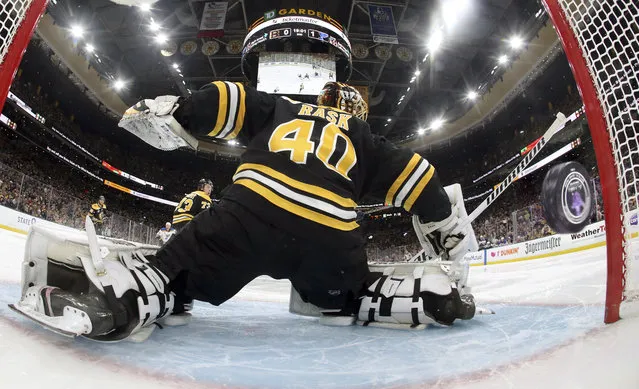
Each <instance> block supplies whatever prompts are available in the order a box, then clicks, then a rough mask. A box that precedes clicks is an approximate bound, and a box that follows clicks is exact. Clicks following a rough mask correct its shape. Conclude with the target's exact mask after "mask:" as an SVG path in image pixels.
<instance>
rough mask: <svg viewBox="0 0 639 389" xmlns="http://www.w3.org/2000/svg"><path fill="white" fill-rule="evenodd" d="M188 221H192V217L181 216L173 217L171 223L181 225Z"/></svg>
mask: <svg viewBox="0 0 639 389" xmlns="http://www.w3.org/2000/svg"><path fill="white" fill-rule="evenodd" d="M189 220H193V215H189V214H182V215H175V216H173V223H181V222H184V221H189Z"/></svg>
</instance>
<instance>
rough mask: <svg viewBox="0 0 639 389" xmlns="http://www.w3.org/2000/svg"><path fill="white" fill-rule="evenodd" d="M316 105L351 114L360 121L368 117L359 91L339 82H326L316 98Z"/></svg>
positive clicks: (366, 108)
mask: <svg viewBox="0 0 639 389" xmlns="http://www.w3.org/2000/svg"><path fill="white" fill-rule="evenodd" d="M317 104H318V105H325V106H327V107H334V108H337V109H341V110H342V111H346V112H348V113H352V114H353V116H355V117H358V118H360V119H362V120H364V121H365V120H366V118H367V117H368V104H366V102H365V101H364V98H362V95H360V94H359V91H358V90H357V89H355V88H353V87H352V86H350V85H347V84H344V83H341V82H327V83H326V84H324V88H323V89H322V91H321V92H320V94H319V96H317Z"/></svg>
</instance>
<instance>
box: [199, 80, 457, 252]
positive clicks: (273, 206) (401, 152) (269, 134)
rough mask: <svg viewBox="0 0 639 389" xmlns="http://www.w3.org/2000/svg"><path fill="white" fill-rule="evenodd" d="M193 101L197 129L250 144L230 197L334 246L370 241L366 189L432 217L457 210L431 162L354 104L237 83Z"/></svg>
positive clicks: (214, 87)
mask: <svg viewBox="0 0 639 389" xmlns="http://www.w3.org/2000/svg"><path fill="white" fill-rule="evenodd" d="M190 106H191V107H190V110H191V112H192V113H191V114H190V116H189V125H188V129H189V131H191V132H192V133H194V134H196V135H199V136H204V137H212V138H218V139H226V140H230V139H236V138H237V139H239V140H240V142H242V144H244V145H246V151H245V152H244V153H243V155H242V161H241V164H240V166H239V167H238V169H237V171H236V173H235V175H234V176H233V184H232V185H231V186H230V187H229V188H228V189H227V190H226V191H225V194H224V198H223V200H225V201H226V200H228V201H233V202H235V203H239V204H241V205H242V206H243V207H245V208H247V209H248V210H250V211H251V212H252V213H254V214H255V215H257V216H258V217H260V218H262V219H263V220H265V221H267V222H269V223H272V224H273V225H274V226H275V227H277V228H281V229H284V230H288V231H289V232H290V233H292V234H294V235H298V236H302V237H305V238H312V239H314V240H317V241H318V242H320V243H324V244H326V245H330V246H331V247H356V246H360V245H361V244H363V237H362V234H361V232H360V231H359V228H358V227H359V224H358V223H357V212H356V211H355V207H356V206H357V202H358V201H359V200H360V199H362V198H363V197H364V196H365V195H372V196H374V197H376V198H378V199H379V200H380V201H387V202H389V203H392V204H394V205H396V206H399V207H404V208H405V209H407V210H408V211H410V212H413V213H416V214H418V215H420V216H422V217H424V218H427V219H429V220H442V219H444V218H445V217H447V216H448V215H449V214H450V203H449V202H448V197H447V196H446V193H445V192H444V190H443V188H442V187H441V184H440V182H439V178H438V177H437V174H436V173H435V170H434V168H433V167H432V166H431V165H430V164H429V163H428V161H426V160H425V159H423V158H421V157H420V156H419V155H417V154H415V153H413V152H411V151H409V150H406V149H402V148H397V147H395V146H393V145H392V144H390V143H389V142H387V141H386V140H384V139H383V138H380V137H376V136H374V135H372V134H371V132H370V128H369V126H368V124H367V123H366V122H364V121H362V120H360V119H358V118H356V117H354V116H352V115H351V114H350V113H348V112H344V111H341V110H339V109H336V108H332V107H324V106H317V105H313V104H307V103H302V102H298V101H294V100H291V99H288V98H286V97H276V96H271V95H268V94H266V93H263V92H259V91H257V90H255V89H254V88H251V87H247V86H243V85H242V84H238V83H230V82H214V83H212V84H210V85H207V86H205V87H204V88H203V89H201V90H200V91H197V92H193V95H192V97H191V104H190Z"/></svg>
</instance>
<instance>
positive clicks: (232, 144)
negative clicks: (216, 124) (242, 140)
mask: <svg viewBox="0 0 639 389" xmlns="http://www.w3.org/2000/svg"><path fill="white" fill-rule="evenodd" d="M229 144H230V145H231V146H236V145H237V141H236V140H235V139H233V140H230V141H229Z"/></svg>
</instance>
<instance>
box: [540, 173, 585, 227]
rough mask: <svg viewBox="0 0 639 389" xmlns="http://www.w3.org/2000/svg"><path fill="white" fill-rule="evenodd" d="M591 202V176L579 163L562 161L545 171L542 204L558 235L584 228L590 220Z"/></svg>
mask: <svg viewBox="0 0 639 389" xmlns="http://www.w3.org/2000/svg"><path fill="white" fill-rule="evenodd" d="M593 203H594V201H593V191H592V184H591V181H590V176H589V175H588V172H587V171H586V168H584V167H583V166H582V165H581V164H580V163H578V162H574V161H571V162H565V163H561V164H559V165H557V166H554V167H553V168H552V169H550V170H549V171H548V173H547V174H546V177H545V178H544V183H543V187H542V189H541V205H542V207H543V210H544V216H545V217H546V221H547V222H548V225H549V226H550V227H551V228H552V229H553V230H555V231H557V232H558V233H561V234H567V233H575V232H579V231H581V230H583V229H584V227H586V225H588V223H589V222H590V217H591V215H592V212H593V208H594V206H593Z"/></svg>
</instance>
